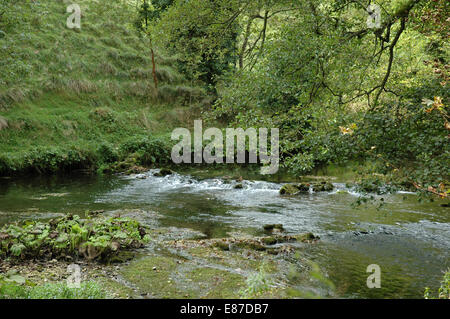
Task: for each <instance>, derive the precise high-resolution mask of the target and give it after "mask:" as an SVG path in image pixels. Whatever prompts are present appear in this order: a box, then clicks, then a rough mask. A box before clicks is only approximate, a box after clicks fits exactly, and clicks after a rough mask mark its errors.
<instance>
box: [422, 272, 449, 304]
mask: <svg viewBox="0 0 450 319" xmlns="http://www.w3.org/2000/svg"><path fill="white" fill-rule="evenodd" d="M424 297H425V299H450V269H449V270H447V271H446V272H445V274H444V277H443V278H442V281H441V287H440V288H439V289H438V291H437V295H436V296H434V295H433V293H432V292H431V289H430V288H425V293H424Z"/></svg>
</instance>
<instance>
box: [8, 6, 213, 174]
mask: <svg viewBox="0 0 450 319" xmlns="http://www.w3.org/2000/svg"><path fill="white" fill-rule="evenodd" d="M77 3H79V4H80V6H81V9H82V14H83V15H82V19H81V30H79V31H76V30H70V29H68V28H67V27H66V26H65V23H66V19H67V17H68V14H67V13H65V9H66V4H64V3H62V2H60V1H44V2H30V1H21V0H19V1H18V3H17V4H16V5H15V6H14V7H12V8H11V9H10V13H9V17H11V18H10V19H9V20H7V21H0V30H2V31H3V32H4V34H5V35H4V36H3V37H1V38H0V48H1V50H0V69H1V70H2V71H1V72H0V118H3V119H4V120H6V122H7V124H8V126H7V127H6V128H5V127H3V129H1V128H0V175H11V174H16V173H25V172H30V171H35V172H38V173H48V172H50V173H53V172H56V171H61V170H73V169H78V168H92V169H95V168H98V167H99V166H101V165H102V152H101V150H102V149H101V148H100V145H108V147H110V148H112V149H118V148H120V146H121V145H122V144H124V143H126V142H127V141H128V140H129V139H130V138H136V137H142V138H144V137H151V138H161V137H163V138H164V137H165V138H166V140H167V137H168V136H169V134H170V132H171V130H172V129H173V128H174V127H179V126H184V127H185V126H188V125H190V124H191V123H190V122H192V121H191V119H192V114H196V113H198V111H199V110H200V108H199V105H200V104H201V102H202V101H204V99H205V94H204V92H203V90H202V89H201V88H198V87H195V86H194V87H193V86H191V85H190V84H188V83H186V81H185V80H184V78H183V76H182V75H181V74H179V73H178V72H177V70H176V68H175V67H173V65H174V63H175V60H174V59H170V58H168V57H164V56H162V55H158V56H157V57H156V64H157V75H158V78H159V89H158V90H156V89H155V87H154V83H153V77H152V63H151V57H150V49H149V45H148V42H147V41H146V40H143V39H142V38H140V37H139V36H138V34H137V33H136V31H135V30H134V27H133V21H134V17H135V8H134V6H133V5H131V6H130V5H129V4H127V2H126V1H119V0H115V1H107V2H101V3H100V2H96V1H93V0H80V1H78V2H77ZM167 147H169V145H167ZM121 155H122V156H123V157H124V158H126V157H127V156H128V155H130V154H121Z"/></svg>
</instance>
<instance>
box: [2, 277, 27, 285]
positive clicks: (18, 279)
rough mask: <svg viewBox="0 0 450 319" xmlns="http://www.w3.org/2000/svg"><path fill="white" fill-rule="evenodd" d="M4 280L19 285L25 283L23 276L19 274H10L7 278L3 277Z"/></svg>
mask: <svg viewBox="0 0 450 319" xmlns="http://www.w3.org/2000/svg"><path fill="white" fill-rule="evenodd" d="M5 281H7V282H15V283H18V284H20V285H23V284H24V283H25V277H22V276H20V275H11V276H9V277H8V278H5Z"/></svg>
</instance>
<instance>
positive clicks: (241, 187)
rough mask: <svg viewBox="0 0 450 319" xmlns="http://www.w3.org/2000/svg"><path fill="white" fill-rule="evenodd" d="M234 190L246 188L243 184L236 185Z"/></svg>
mask: <svg viewBox="0 0 450 319" xmlns="http://www.w3.org/2000/svg"><path fill="white" fill-rule="evenodd" d="M233 188H234V189H243V188H244V185H242V184H236V185H234V187H233Z"/></svg>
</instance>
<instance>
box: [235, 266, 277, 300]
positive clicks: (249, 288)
mask: <svg viewBox="0 0 450 319" xmlns="http://www.w3.org/2000/svg"><path fill="white" fill-rule="evenodd" d="M266 268H267V266H266V265H265V264H263V265H261V267H260V269H259V272H257V273H253V274H250V276H249V277H248V278H247V280H246V287H245V288H243V289H241V291H240V296H241V298H243V299H252V298H258V297H259V296H261V295H262V294H264V293H265V292H267V291H269V290H270V289H271V285H272V281H271V279H270V276H269V275H268V274H267V271H266Z"/></svg>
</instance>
